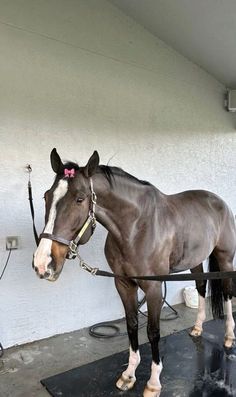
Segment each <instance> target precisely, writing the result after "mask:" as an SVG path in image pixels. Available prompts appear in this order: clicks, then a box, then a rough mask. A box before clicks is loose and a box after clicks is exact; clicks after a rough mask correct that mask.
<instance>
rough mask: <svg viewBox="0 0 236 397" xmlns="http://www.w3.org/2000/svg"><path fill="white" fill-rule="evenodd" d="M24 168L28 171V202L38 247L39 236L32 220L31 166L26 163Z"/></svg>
mask: <svg viewBox="0 0 236 397" xmlns="http://www.w3.org/2000/svg"><path fill="white" fill-rule="evenodd" d="M26 169H27V171H28V173H29V180H28V194H29V203H30V212H31V217H32V222H33V232H34V239H35V243H36V245H37V247H38V245H39V236H38V233H37V230H36V226H35V221H34V204H33V193H32V185H31V180H30V174H31V172H32V167H31V165H30V164H27V166H26Z"/></svg>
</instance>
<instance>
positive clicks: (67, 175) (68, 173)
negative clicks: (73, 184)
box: [64, 168, 75, 178]
mask: <svg viewBox="0 0 236 397" xmlns="http://www.w3.org/2000/svg"><path fill="white" fill-rule="evenodd" d="M74 176H75V169H74V168H72V169H71V170H68V168H65V169H64V177H65V178H74Z"/></svg>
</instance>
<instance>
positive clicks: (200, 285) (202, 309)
mask: <svg viewBox="0 0 236 397" xmlns="http://www.w3.org/2000/svg"><path fill="white" fill-rule="evenodd" d="M191 272H192V273H200V272H201V273H203V266H202V263H201V264H200V265H198V266H197V267H195V268H194V269H191ZM206 283H207V282H206V280H197V281H196V288H197V291H198V312H197V318H196V321H195V324H194V326H193V328H192V330H191V332H190V335H191V336H201V334H202V330H203V328H202V325H203V323H204V321H205V320H206V303H205V295H206Z"/></svg>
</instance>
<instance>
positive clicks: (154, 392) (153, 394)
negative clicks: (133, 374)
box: [143, 383, 161, 397]
mask: <svg viewBox="0 0 236 397" xmlns="http://www.w3.org/2000/svg"><path fill="white" fill-rule="evenodd" d="M160 394H161V386H151V385H149V384H148V383H147V384H146V387H145V389H144V392H143V397H159V396H160Z"/></svg>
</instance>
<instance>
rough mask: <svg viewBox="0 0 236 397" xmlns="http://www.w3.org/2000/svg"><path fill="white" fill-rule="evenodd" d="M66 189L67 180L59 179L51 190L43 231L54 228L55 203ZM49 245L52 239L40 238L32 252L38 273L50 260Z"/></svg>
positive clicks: (48, 231)
mask: <svg viewBox="0 0 236 397" xmlns="http://www.w3.org/2000/svg"><path fill="white" fill-rule="evenodd" d="M67 190H68V181H67V180H65V179H61V180H60V181H59V183H58V185H57V187H56V189H55V190H54V192H53V200H52V205H51V208H50V212H49V217H48V222H47V224H46V226H45V229H44V232H45V233H50V234H51V233H52V232H53V228H54V223H55V219H56V215H57V211H56V205H57V203H58V201H59V200H60V199H61V198H62V197H64V196H65V194H66V192H67ZM51 246H52V241H51V240H48V239H45V238H42V240H41V241H40V243H39V246H38V248H37V250H36V251H35V254H34V265H35V266H36V267H37V268H38V271H39V274H44V273H45V271H46V270H47V266H48V264H49V263H50V262H51V260H52V258H51Z"/></svg>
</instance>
